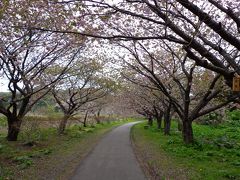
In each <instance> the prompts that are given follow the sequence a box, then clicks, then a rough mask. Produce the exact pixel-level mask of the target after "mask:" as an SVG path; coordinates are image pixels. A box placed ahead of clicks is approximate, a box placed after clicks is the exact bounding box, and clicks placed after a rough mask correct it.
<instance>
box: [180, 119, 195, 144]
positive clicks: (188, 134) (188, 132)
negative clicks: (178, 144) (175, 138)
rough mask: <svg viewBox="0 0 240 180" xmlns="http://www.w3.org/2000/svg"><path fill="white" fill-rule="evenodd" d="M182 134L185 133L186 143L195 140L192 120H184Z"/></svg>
mask: <svg viewBox="0 0 240 180" xmlns="http://www.w3.org/2000/svg"><path fill="white" fill-rule="evenodd" d="M182 135H183V140H184V142H185V143H186V144H192V143H193V142H194V139H193V129H192V121H190V120H184V121H183V130H182Z"/></svg>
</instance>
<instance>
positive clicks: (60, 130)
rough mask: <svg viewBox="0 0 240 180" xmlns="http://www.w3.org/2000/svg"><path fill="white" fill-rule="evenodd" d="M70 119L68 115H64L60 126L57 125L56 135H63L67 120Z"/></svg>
mask: <svg viewBox="0 0 240 180" xmlns="http://www.w3.org/2000/svg"><path fill="white" fill-rule="evenodd" d="M70 117H71V115H69V114H65V115H64V116H63V118H62V120H61V122H60V125H59V128H58V134H63V133H64V131H65V129H66V126H67V122H68V119H69V118H70Z"/></svg>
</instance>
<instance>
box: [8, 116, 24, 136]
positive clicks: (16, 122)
mask: <svg viewBox="0 0 240 180" xmlns="http://www.w3.org/2000/svg"><path fill="white" fill-rule="evenodd" d="M7 120H8V134H7V140H8V141H17V137H18V134H19V132H20V128H21V124H22V119H20V118H18V117H14V116H9V117H7Z"/></svg>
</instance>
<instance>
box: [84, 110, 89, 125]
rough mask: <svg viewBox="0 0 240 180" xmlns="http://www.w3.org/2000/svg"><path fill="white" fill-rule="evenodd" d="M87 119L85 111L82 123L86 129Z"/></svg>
mask: <svg viewBox="0 0 240 180" xmlns="http://www.w3.org/2000/svg"><path fill="white" fill-rule="evenodd" d="M87 118H88V111H86V113H85V116H84V121H83V126H84V127H87Z"/></svg>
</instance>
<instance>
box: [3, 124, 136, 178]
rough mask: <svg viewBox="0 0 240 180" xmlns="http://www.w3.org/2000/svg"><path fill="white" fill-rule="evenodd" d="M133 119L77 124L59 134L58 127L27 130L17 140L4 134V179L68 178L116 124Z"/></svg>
mask: <svg viewBox="0 0 240 180" xmlns="http://www.w3.org/2000/svg"><path fill="white" fill-rule="evenodd" d="M129 121H132V120H129V119H128V120H121V121H113V122H109V123H103V124H97V125H92V126H89V127H87V128H84V127H82V126H80V125H74V126H71V127H70V128H68V129H67V131H66V134H65V135H62V136H58V135H57V132H56V129H55V128H45V129H34V130H32V132H29V131H24V132H22V133H21V134H20V136H19V141H17V142H7V141H6V140H5V135H4V134H2V135H0V180H3V179H24V180H25V179H68V178H69V177H70V176H71V175H72V173H73V172H74V170H75V168H76V166H77V165H78V164H79V162H80V160H81V159H82V158H84V157H85V156H86V154H87V153H88V152H89V151H90V150H91V149H92V148H93V147H94V145H95V144H96V143H97V142H98V140H99V139H100V138H101V137H102V136H103V135H104V134H105V133H106V132H108V131H110V130H111V129H112V128H114V127H116V126H119V125H121V124H124V123H126V122H129Z"/></svg>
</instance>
